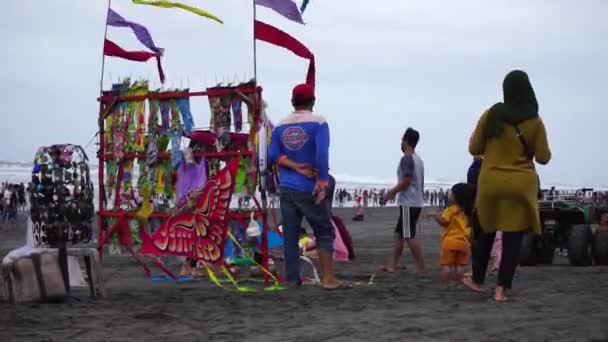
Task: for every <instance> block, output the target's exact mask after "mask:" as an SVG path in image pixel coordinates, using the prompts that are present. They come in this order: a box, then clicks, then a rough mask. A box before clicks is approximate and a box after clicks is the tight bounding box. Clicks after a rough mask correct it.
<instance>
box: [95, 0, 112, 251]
mask: <svg viewBox="0 0 608 342" xmlns="http://www.w3.org/2000/svg"><path fill="white" fill-rule="evenodd" d="M111 5H112V0H108V9H107V11H106V22H105V23H104V24H105V29H104V33H103V45H104V46H105V42H106V38H107V36H108V17H109V16H110V7H111ZM105 61H106V55H105V51H104V48H103V47H102V50H101V77H100V78H99V114H98V115H99V117H98V118H97V123H98V125H99V151H98V154H99V155H98V158H99V163H98V167H99V170H98V180H99V185H98V187H99V189H98V191H99V204H98V208H97V209H98V210H99V212H102V211H104V208H103V205H104V204H103V203H104V199H105V188H104V185H103V182H104V158H105V157H104V155H105V150H104V145H103V144H104V141H105V132H104V130H105V127H104V121H105V118H104V117H102V116H103V112H104V106H103V101H102V100H101V99H102V98H103V74H104V68H105ZM102 241H103V217H102V216H99V215H98V217H97V249H98V251H99V257H100V258H101V257H102V255H103V253H102V251H103V246H102V245H100V244H101V242H102Z"/></svg>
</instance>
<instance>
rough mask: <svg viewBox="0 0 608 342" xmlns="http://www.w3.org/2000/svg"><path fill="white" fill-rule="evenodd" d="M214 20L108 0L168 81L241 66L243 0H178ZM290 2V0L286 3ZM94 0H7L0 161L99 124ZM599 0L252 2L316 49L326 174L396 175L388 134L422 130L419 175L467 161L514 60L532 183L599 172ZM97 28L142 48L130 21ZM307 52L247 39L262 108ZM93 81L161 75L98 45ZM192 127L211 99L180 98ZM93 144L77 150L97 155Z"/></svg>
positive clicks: (599, 177) (600, 180) (211, 79)
mask: <svg viewBox="0 0 608 342" xmlns="http://www.w3.org/2000/svg"><path fill="white" fill-rule="evenodd" d="M183 2H185V3H188V4H190V5H195V6H199V7H201V8H203V9H205V10H208V11H209V12H212V13H214V14H216V15H218V16H219V17H221V18H222V19H224V21H225V24H224V25H220V24H218V23H216V22H213V21H210V20H206V19H203V18H201V17H198V16H196V15H193V14H191V13H189V12H184V11H181V10H177V9H161V8H158V7H151V6H142V5H135V4H133V3H132V2H131V1H130V0H113V1H112V8H113V9H114V10H115V11H117V12H118V13H120V14H121V15H122V16H123V17H125V18H126V19H127V20H130V21H135V22H138V23H140V24H143V25H144V26H146V27H147V28H148V29H149V30H150V32H151V34H152V37H153V38H154V40H155V42H156V45H157V46H160V47H163V48H164V49H165V56H164V58H163V66H164V69H165V73H166V74H167V82H166V84H165V87H167V88H186V87H189V88H190V89H193V90H201V89H204V88H206V87H207V86H212V85H214V84H215V83H217V82H233V81H235V80H238V81H243V80H248V79H249V78H251V77H253V41H252V17H253V8H252V1H251V0H204V1H203V0H183ZM299 2H300V1H299V0H298V3H299ZM107 5H108V2H107V0H86V1H82V0H81V1H77V0H70V1H65V0H53V1H40V0H5V1H4V4H3V10H2V11H1V12H0V41H1V42H2V49H1V51H0V94H1V95H0V96H1V99H2V103H4V105H3V106H4V107H3V108H2V109H0V119H1V122H2V125H1V127H2V128H3V129H2V133H1V134H2V136H3V138H4V139H3V140H4V142H5V143H4V144H2V145H1V146H0V160H11V161H28V160H31V159H32V158H33V156H34V154H35V151H36V149H37V148H38V146H41V145H48V144H54V143H65V142H69V143H74V144H80V145H83V146H84V145H87V144H88V143H89V141H91V138H93V136H94V134H95V132H96V131H97V115H98V111H99V105H98V103H97V101H96V98H97V96H98V95H99V91H100V77H101V63H102V55H101V54H102V42H103V38H104V30H105V19H106V10H107ZM606 13H608V2H606V1H601V0H594V1H593V0H584V1H569V0H545V1H543V0H535V1H529V0H513V1H507V0H494V1H482V0H468V1H467V0H460V1H440V0H425V1H409V0H408V1H403V0H373V1H371V0H367V1H363V0H311V3H310V5H309V7H308V9H307V11H306V12H305V14H304V20H305V21H306V25H305V26H303V25H299V24H296V23H292V22H290V21H288V20H286V19H285V18H283V17H281V16H279V15H277V14H275V13H274V12H272V11H271V10H269V9H266V8H262V7H259V8H258V9H257V15H258V19H260V20H262V21H265V22H267V23H269V24H272V25H274V26H277V27H279V28H281V29H282V30H284V31H286V32H288V33H290V34H292V35H293V36H294V37H297V38H298V39H299V40H300V41H301V42H303V43H304V44H305V45H307V46H308V47H309V49H310V50H311V51H313V53H314V54H315V57H316V61H317V89H316V91H317V98H318V100H317V105H316V108H315V111H316V112H318V113H319V114H321V115H323V116H324V117H325V118H326V119H327V120H328V122H329V125H330V129H331V149H330V168H331V171H332V172H333V173H336V174H348V175H353V176H365V177H372V178H377V179H388V180H391V179H394V178H396V167H397V163H398V160H399V157H400V153H401V152H400V139H401V136H402V134H403V132H404V130H405V129H406V128H407V127H410V126H411V127H414V128H416V129H417V130H419V131H420V133H421V140H420V144H419V148H418V153H419V154H420V155H421V157H422V159H423V160H424V162H425V168H426V176H427V178H430V179H436V180H459V179H463V178H464V177H465V175H466V170H467V167H468V165H469V164H470V162H471V157H470V155H469V154H468V149H467V145H468V138H469V136H470V135H471V133H472V130H473V128H474V126H475V123H476V121H477V119H478V118H479V116H480V115H481V113H482V112H483V111H484V110H485V109H487V108H488V107H490V106H491V105H492V104H494V103H496V102H498V101H501V99H502V89H501V87H502V80H503V78H504V76H505V75H506V74H507V73H508V72H509V71H510V70H512V69H516V68H517V69H523V70H525V71H527V72H528V74H529V75H530V79H531V82H532V84H533V86H534V88H535V90H536V93H537V98H538V101H539V104H540V114H541V117H542V118H543V120H544V122H545V125H546V126H547V130H548V135H549V143H550V146H551V149H552V151H553V160H552V161H551V163H550V164H549V165H547V166H543V167H539V173H540V175H541V179H542V180H543V183H559V184H574V185H599V184H602V185H606V184H608V176H607V175H606V170H608V158H607V157H606V154H605V153H604V152H605V151H606V148H607V147H608V143H607V142H606V138H605V130H606V128H608V119H607V116H606V114H607V113H606V111H605V109H604V103H603V102H604V99H605V96H606V94H607V93H608V92H607V91H608V82H606V81H605V80H606V78H607V76H608V62H606V61H608V58H607V57H608V47H607V44H608V43H607V42H606V37H608V21H606V20H605V14H606ZM107 34H108V38H110V39H111V40H113V41H114V42H116V43H118V44H119V45H121V46H122V47H124V48H126V49H128V50H143V49H144V47H143V46H142V45H141V44H140V43H139V42H138V41H137V40H136V39H135V38H134V36H133V34H132V33H131V32H130V30H129V29H124V28H109V29H108V33H107ZM307 65H308V61H307V60H303V59H300V58H298V57H296V56H294V55H292V54H291V53H290V52H289V51H286V50H282V49H281V48H278V47H275V46H271V45H268V44H266V43H263V42H259V43H258V44H257V71H258V75H257V76H258V81H259V84H260V85H261V86H262V87H263V88H264V98H265V100H266V101H267V102H268V105H269V108H268V114H269V115H270V118H271V119H272V120H273V121H275V122H277V121H279V120H280V119H281V118H282V117H283V116H286V115H287V114H289V113H290V110H291V108H290V94H291V89H292V88H293V86H294V85H296V84H298V83H302V82H304V80H305V75H306V70H307ZM104 70H105V71H104V73H103V75H104V87H105V88H108V87H109V86H110V84H111V83H112V82H116V81H117V80H119V79H120V78H123V77H131V78H132V79H148V80H150V82H151V86H152V87H160V82H159V80H158V75H157V72H156V65H155V62H154V61H152V60H151V61H150V62H148V63H137V62H130V61H125V60H121V59H117V58H106V59H105V69H104ZM192 108H193V114H194V118H195V123H196V125H197V126H200V127H205V126H208V125H209V110H208V104H207V102H206V100H205V99H204V98H199V99H196V100H193V102H192ZM95 148H96V147H95V144H94V142H93V143H92V144H90V145H89V146H88V148H87V151H89V155H90V156H92V157H93V158H94V156H95Z"/></svg>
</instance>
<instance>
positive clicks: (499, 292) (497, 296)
mask: <svg viewBox="0 0 608 342" xmlns="http://www.w3.org/2000/svg"><path fill="white" fill-rule="evenodd" d="M494 301H495V302H498V303H504V302H507V301H509V298H508V297H507V296H505V288H504V287H502V286H496V289H494Z"/></svg>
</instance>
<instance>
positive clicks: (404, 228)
mask: <svg viewBox="0 0 608 342" xmlns="http://www.w3.org/2000/svg"><path fill="white" fill-rule="evenodd" d="M419 140H420V133H418V131H416V130H414V129H413V128H408V129H407V130H406V131H405V134H404V135H403V138H402V139H401V151H402V152H403V157H401V160H400V161H399V166H398V167H397V175H398V179H397V181H398V183H397V185H396V186H395V187H394V188H392V189H391V190H390V191H389V192H388V193H387V194H386V197H385V198H384V200H385V201H387V200H392V199H394V198H397V205H398V206H399V218H398V219H397V226H396V227H395V245H394V249H393V252H392V254H391V255H390V257H389V260H388V263H387V264H386V266H385V267H384V271H386V272H395V270H396V269H397V264H398V262H399V259H400V258H401V255H402V254H403V248H404V247H405V242H407V244H408V247H409V249H410V251H411V253H412V255H413V257H414V259H415V260H416V272H418V273H421V272H424V269H425V266H424V258H423V256H422V246H421V245H420V241H418V240H417V239H416V226H417V224H418V219H419V218H420V213H421V212H422V208H423V207H424V196H423V191H424V189H423V187H424V163H423V161H422V159H421V158H420V156H418V154H416V146H417V145H418V142H419Z"/></svg>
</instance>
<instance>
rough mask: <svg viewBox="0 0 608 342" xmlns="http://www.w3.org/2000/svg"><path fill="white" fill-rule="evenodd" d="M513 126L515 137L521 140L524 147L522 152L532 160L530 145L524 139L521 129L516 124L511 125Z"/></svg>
mask: <svg viewBox="0 0 608 342" xmlns="http://www.w3.org/2000/svg"><path fill="white" fill-rule="evenodd" d="M513 128H515V133H516V135H517V138H519V142H521V145H522V146H523V147H524V153H525V154H526V157H528V159H530V160H534V153H533V152H532V151H531V150H530V146H528V143H527V142H526V139H525V138H524V135H523V133H522V132H521V129H520V128H519V126H518V125H513Z"/></svg>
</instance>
